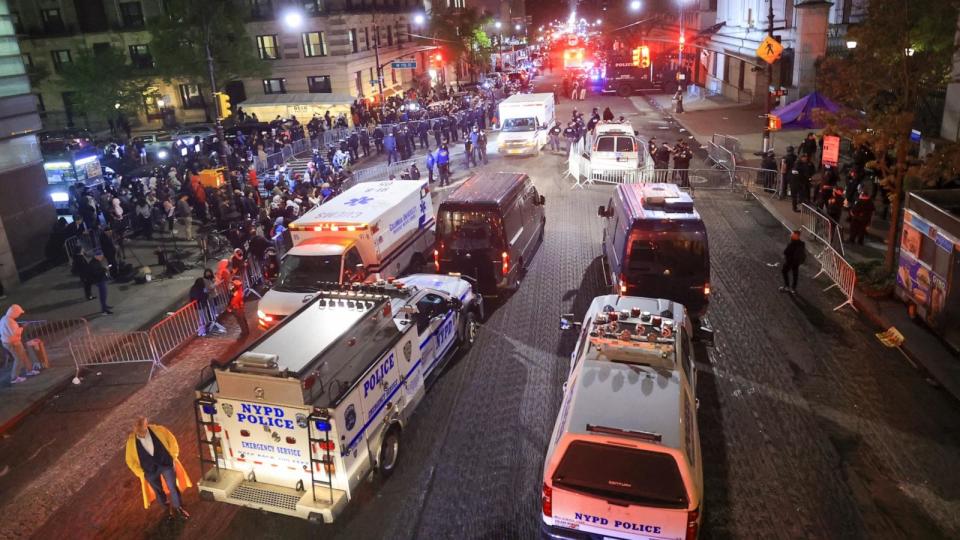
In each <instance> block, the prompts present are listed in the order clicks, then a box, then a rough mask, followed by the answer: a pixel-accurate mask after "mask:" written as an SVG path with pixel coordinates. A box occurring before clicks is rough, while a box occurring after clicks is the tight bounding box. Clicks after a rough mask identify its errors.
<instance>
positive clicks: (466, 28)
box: [427, 3, 491, 69]
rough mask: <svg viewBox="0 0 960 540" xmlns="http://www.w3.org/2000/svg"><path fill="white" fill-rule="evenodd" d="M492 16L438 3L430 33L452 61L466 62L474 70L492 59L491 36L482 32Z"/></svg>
mask: <svg viewBox="0 0 960 540" xmlns="http://www.w3.org/2000/svg"><path fill="white" fill-rule="evenodd" d="M488 19H489V17H486V16H484V15H481V14H480V13H479V12H478V11H477V10H476V9H473V8H466V9H463V8H451V7H447V6H445V5H444V4H442V3H437V4H435V5H434V6H433V9H432V10H431V11H430V17H429V20H430V24H429V27H428V30H427V31H428V33H429V35H430V36H432V37H433V38H434V39H435V40H436V41H437V45H439V46H440V47H442V48H443V49H444V51H445V52H446V53H447V56H448V57H449V60H450V61H453V62H459V61H461V60H463V61H465V62H467V63H468V64H469V65H470V66H471V69H476V68H477V67H478V66H481V65H484V63H485V62H486V61H487V60H488V59H489V54H490V53H489V48H490V45H491V41H490V38H489V37H488V36H487V34H486V33H485V32H484V31H483V26H484V24H486V23H487V22H488Z"/></svg>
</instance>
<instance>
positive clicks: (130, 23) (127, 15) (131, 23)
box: [120, 2, 143, 28]
mask: <svg viewBox="0 0 960 540" xmlns="http://www.w3.org/2000/svg"><path fill="white" fill-rule="evenodd" d="M120 20H121V22H122V23H123V26H124V28H143V6H141V5H140V2H120Z"/></svg>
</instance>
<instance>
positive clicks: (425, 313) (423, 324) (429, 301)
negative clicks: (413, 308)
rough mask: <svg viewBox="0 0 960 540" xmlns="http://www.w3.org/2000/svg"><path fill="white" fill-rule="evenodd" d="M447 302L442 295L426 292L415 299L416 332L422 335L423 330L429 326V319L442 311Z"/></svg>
mask: <svg viewBox="0 0 960 540" xmlns="http://www.w3.org/2000/svg"><path fill="white" fill-rule="evenodd" d="M446 307H447V303H446V301H445V300H444V299H443V297H442V296H440V295H438V294H433V293H428V294H427V295H425V296H424V297H423V298H421V299H420V300H418V301H417V332H419V333H420V335H423V331H424V330H426V329H427V327H428V326H430V321H431V320H432V319H433V318H434V317H436V316H437V315H440V314H441V313H443V311H444V310H445V309H446Z"/></svg>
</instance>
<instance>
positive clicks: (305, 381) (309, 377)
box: [300, 373, 317, 390]
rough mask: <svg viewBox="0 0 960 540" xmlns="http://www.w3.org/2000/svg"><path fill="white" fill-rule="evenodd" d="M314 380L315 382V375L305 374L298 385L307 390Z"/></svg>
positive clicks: (311, 386)
mask: <svg viewBox="0 0 960 540" xmlns="http://www.w3.org/2000/svg"><path fill="white" fill-rule="evenodd" d="M315 382H317V376H316V375H315V374H312V373H311V374H310V375H307V376H306V377H304V379H303V381H302V382H301V383H300V386H301V387H302V388H303V389H304V390H309V389H311V388H313V384H314V383H315Z"/></svg>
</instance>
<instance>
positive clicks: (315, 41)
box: [300, 32, 327, 57]
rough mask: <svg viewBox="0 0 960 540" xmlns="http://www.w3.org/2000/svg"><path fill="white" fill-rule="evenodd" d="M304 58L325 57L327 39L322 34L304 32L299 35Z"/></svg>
mask: <svg viewBox="0 0 960 540" xmlns="http://www.w3.org/2000/svg"><path fill="white" fill-rule="evenodd" d="M300 39H301V41H302V42H303V55H304V56H308V57H309V56H326V55H327V39H326V36H324V35H323V32H304V33H303V34H300Z"/></svg>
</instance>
